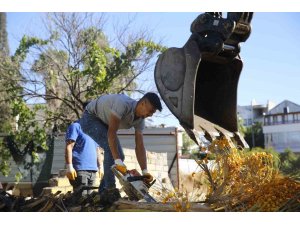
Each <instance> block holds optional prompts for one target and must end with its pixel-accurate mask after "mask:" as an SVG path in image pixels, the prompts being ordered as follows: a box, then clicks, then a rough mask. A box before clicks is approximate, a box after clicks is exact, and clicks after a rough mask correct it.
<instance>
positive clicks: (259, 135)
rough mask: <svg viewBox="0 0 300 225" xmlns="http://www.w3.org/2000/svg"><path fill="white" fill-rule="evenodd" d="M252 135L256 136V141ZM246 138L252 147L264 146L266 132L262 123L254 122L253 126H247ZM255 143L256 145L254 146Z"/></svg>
mask: <svg viewBox="0 0 300 225" xmlns="http://www.w3.org/2000/svg"><path fill="white" fill-rule="evenodd" d="M252 135H253V136H254V143H253V139H252ZM245 140H246V142H247V143H248V144H249V146H250V148H253V147H261V148H264V147H265V144H264V134H263V130H262V123H258V122H256V123H254V125H253V126H251V127H247V128H246V131H245ZM253 144H254V146H253Z"/></svg>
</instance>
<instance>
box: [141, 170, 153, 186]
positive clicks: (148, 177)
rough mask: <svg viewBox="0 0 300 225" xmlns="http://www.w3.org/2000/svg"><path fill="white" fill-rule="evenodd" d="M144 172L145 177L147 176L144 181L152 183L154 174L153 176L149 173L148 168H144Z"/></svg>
mask: <svg viewBox="0 0 300 225" xmlns="http://www.w3.org/2000/svg"><path fill="white" fill-rule="evenodd" d="M142 174H143V176H144V177H145V178H144V182H146V183H148V184H150V183H151V182H152V181H153V176H152V175H151V174H150V173H148V170H147V169H144V170H143V171H142Z"/></svg>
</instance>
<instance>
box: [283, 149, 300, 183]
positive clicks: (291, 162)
mask: <svg viewBox="0 0 300 225" xmlns="http://www.w3.org/2000/svg"><path fill="white" fill-rule="evenodd" d="M280 161H281V167H280V170H281V171H282V172H283V173H284V174H286V175H289V176H295V177H297V178H298V179H300V155H299V154H298V155H296V154H295V153H294V152H293V151H292V150H291V149H289V148H287V149H285V150H284V152H283V153H281V154H280Z"/></svg>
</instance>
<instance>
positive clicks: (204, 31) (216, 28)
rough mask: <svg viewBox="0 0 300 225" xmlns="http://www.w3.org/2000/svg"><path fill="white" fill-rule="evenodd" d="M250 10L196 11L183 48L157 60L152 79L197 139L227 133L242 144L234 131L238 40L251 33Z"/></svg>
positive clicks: (227, 137)
mask: <svg viewBox="0 0 300 225" xmlns="http://www.w3.org/2000/svg"><path fill="white" fill-rule="evenodd" d="M252 17H253V13H252V12H228V13H227V17H226V18H223V16H222V13H220V12H206V13H203V14H200V15H199V16H198V17H197V18H196V19H195V20H194V21H193V22H192V24H191V28H190V30H191V33H192V34H191V36H190V38H189V39H188V41H187V42H186V44H185V45H184V46H183V47H182V48H169V49H167V50H166V51H165V52H164V53H162V54H161V55H160V56H159V58H158V60H157V62H156V65H155V73H154V78H155V83H156V86H157V89H158V91H159V93H160V95H161V97H162V99H163V101H164V102H165V104H166V105H167V107H168V108H169V109H170V111H171V112H172V113H173V114H174V115H175V116H176V117H177V119H178V120H179V122H180V124H181V125H182V126H183V127H184V129H185V130H186V132H187V133H188V135H189V136H190V137H191V138H192V139H193V140H194V141H195V142H196V143H197V144H198V145H201V144H202V143H203V142H202V141H201V138H200V137H205V138H206V139H207V140H208V141H210V142H211V141H213V140H215V139H216V138H220V137H225V138H226V139H228V140H230V141H232V143H235V144H236V145H239V146H242V147H244V148H247V147H248V144H247V143H246V141H245V140H244V138H243V137H242V136H241V135H240V133H239V132H238V123H237V110H236V109H237V86H238V81H239V77H240V74H241V71H242V66H243V62H242V60H241V57H240V55H239V53H240V42H245V41H246V40H247V39H248V37H249V36H250V33H251V25H250V23H251V20H252Z"/></svg>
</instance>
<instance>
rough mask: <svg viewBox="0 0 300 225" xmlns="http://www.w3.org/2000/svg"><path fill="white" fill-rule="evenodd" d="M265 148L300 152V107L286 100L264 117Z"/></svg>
mask: <svg viewBox="0 0 300 225" xmlns="http://www.w3.org/2000/svg"><path fill="white" fill-rule="evenodd" d="M263 133H264V138H265V146H266V147H272V148H274V149H275V150H276V151H278V152H284V150H285V149H287V148H290V149H291V150H292V151H293V152H300V105H297V104H295V103H293V102H291V101H288V100H285V101H283V102H281V103H280V104H278V105H277V106H275V107H274V108H273V109H271V110H270V111H268V112H267V113H266V114H265V115H264V125H263Z"/></svg>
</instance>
